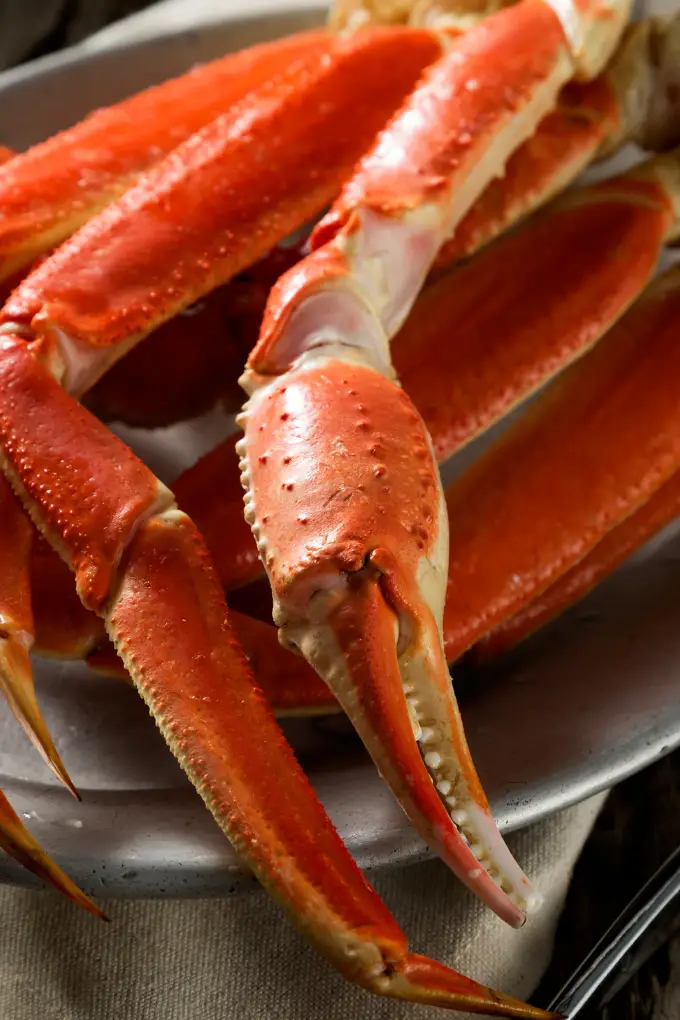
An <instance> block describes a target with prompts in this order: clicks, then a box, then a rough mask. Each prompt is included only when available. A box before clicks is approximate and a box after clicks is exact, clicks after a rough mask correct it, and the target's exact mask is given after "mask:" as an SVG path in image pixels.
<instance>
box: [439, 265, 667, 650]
mask: <svg viewBox="0 0 680 1020" xmlns="http://www.w3.org/2000/svg"><path fill="white" fill-rule="evenodd" d="M679 296H680V290H679V289H678V270H673V271H671V273H670V274H669V275H667V276H665V277H662V278H661V279H660V280H659V281H658V282H655V283H653V284H652V285H651V286H650V288H649V290H648V292H647V294H646V296H645V297H644V298H643V299H641V300H640V301H639V302H638V303H637V304H636V305H634V306H633V308H632V309H631V311H630V312H629V313H628V314H627V316H626V317H625V318H624V319H622V320H621V322H620V323H619V324H618V325H617V326H615V327H614V329H613V330H612V331H611V332H610V333H609V334H608V335H607V336H606V337H605V338H604V340H602V341H601V342H600V344H599V345H598V346H597V347H596V348H595V349H594V350H593V351H592V352H591V353H590V354H589V355H588V356H587V357H586V358H585V359H583V360H582V361H580V362H579V363H578V364H576V365H574V366H573V367H572V368H571V369H569V370H568V371H567V373H565V375H564V376H562V377H561V378H560V379H558V380H557V381H556V382H555V383H554V384H553V385H552V387H551V388H550V389H549V390H548V391H547V392H546V393H545V394H544V395H542V397H541V398H540V399H539V400H538V401H537V402H536V404H535V405H534V406H533V407H531V408H530V409H529V410H528V411H527V412H526V413H525V414H524V415H523V416H522V418H520V419H519V420H518V422H517V423H516V424H515V425H513V426H512V427H511V428H510V429H509V430H508V431H507V432H506V433H505V435H504V436H503V437H501V439H500V440H499V441H498V442H497V443H496V444H495V445H494V446H493V447H492V448H490V450H489V451H488V452H487V453H486V454H485V455H483V456H482V457H481V458H480V460H478V461H477V462H476V463H475V464H474V465H473V466H472V468H471V469H470V470H468V471H467V472H466V473H465V474H464V475H463V476H462V477H461V478H460V479H459V480H458V481H457V482H455V483H454V484H453V485H452V486H451V487H450V489H449V491H448V508H449V519H450V524H451V532H452V534H454V535H455V536H456V542H455V545H454V546H453V547H452V554H451V558H450V561H449V589H448V597H447V603H446V611H445V614H444V632H445V635H446V639H447V650H448V652H449V654H450V656H451V657H452V658H457V657H458V656H459V655H460V654H462V653H463V652H464V651H465V650H466V649H468V648H469V647H470V646H472V645H473V644H474V643H475V642H476V641H477V640H478V639H479V638H480V637H483V636H484V635H485V634H486V633H488V632H489V631H493V629H494V628H495V627H498V626H499V625H500V624H502V623H503V622H504V621H505V620H507V619H509V618H511V617H512V616H513V615H514V614H516V613H518V612H520V611H522V610H523V609H524V607H525V606H527V605H530V604H531V602H532V600H534V599H536V598H537V597H540V596H541V594H542V593H543V592H544V591H546V590H549V589H550V586H551V585H552V584H553V583H555V582H556V581H558V579H560V578H562V577H563V575H565V574H566V572H567V571H568V570H570V569H571V568H573V567H574V565H576V564H578V563H582V568H581V569H582V570H584V571H585V570H587V564H586V561H585V557H587V556H588V555H589V554H590V553H591V551H593V557H594V561H595V563H596V564H597V558H598V543H600V542H601V541H603V540H605V536H607V534H608V533H609V532H611V530H612V528H615V526H616V525H617V524H619V523H620V522H621V521H624V520H625V519H626V518H629V517H630V523H629V525H628V528H627V529H626V531H628V529H630V528H635V518H634V517H631V515H634V514H635V512H636V511H639V512H640V514H642V515H643V520H644V517H646V516H647V515H649V513H650V511H649V509H648V510H647V511H644V510H641V509H640V508H642V507H644V506H645V504H647V503H648V501H649V500H650V499H651V498H652V497H653V496H654V494H655V493H656V492H657V490H659V489H660V488H661V487H662V486H664V485H665V484H666V483H668V484H669V485H670V480H671V479H672V478H673V476H674V474H675V473H676V472H677V471H678V468H679V467H680V417H679V416H678V413H677V412H678V400H679V399H680V394H679V391H678V385H677V381H678V378H680V374H679V373H680V364H678V345H677V343H676V338H677V328H678V321H680V320H679V315H680V301H679ZM661 498H662V499H663V498H664V497H661ZM653 509H654V507H653V506H652V510H653ZM617 530H618V529H617ZM626 531H624V541H625V535H626ZM618 541H619V539H618V538H617V536H616V531H614V532H612V534H611V538H609V539H608V540H606V545H605V549H604V550H603V555H605V557H606V555H607V552H608V551H609V552H611V551H612V549H614V550H615V549H616V547H617V544H618ZM482 548H483V554H482V555H481V556H480V555H478V553H479V551H480V550H481V549H482ZM592 562H593V561H592V560H591V565H592ZM563 583H564V582H563ZM567 584H568V581H567ZM548 597H550V595H549V596H548ZM540 604H541V603H540V602H539V603H538V605H539V607H540Z"/></svg>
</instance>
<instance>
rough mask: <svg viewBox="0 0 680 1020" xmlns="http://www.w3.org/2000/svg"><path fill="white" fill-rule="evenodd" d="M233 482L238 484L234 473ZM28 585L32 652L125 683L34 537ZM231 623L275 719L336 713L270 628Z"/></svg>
mask: <svg viewBox="0 0 680 1020" xmlns="http://www.w3.org/2000/svg"><path fill="white" fill-rule="evenodd" d="M235 467H236V465H235V464H234V468H235ZM233 477H234V479H235V480H236V481H237V482H238V473H237V472H236V471H234V475H233ZM5 484H6V483H5ZM12 498H13V497H12ZM241 519H243V514H242V513H241ZM251 542H252V536H251ZM253 547H254V543H253ZM30 580H31V594H32V597H33V607H34V613H35V645H34V650H35V651H36V652H38V653H39V654H42V655H48V656H50V657H52V658H53V657H57V658H65V659H86V660H87V663H88V665H89V666H91V667H92V668H93V669H96V670H98V671H100V672H103V673H107V674H109V675H113V676H117V677H120V678H122V679H129V676H128V674H127V672H126V670H125V667H124V665H123V662H122V660H121V659H120V658H119V657H118V655H117V654H116V652H115V649H114V648H113V646H112V645H111V643H110V642H109V639H108V637H107V635H106V630H105V628H104V623H103V621H102V620H101V619H100V618H99V617H98V616H96V615H95V614H94V613H92V612H90V611H89V610H87V609H86V608H85V606H84V605H83V604H82V602H81V601H80V599H79V598H78V597H77V595H76V593H75V590H74V585H73V574H72V573H71V571H70V569H69V567H68V566H67V565H66V563H64V561H63V560H62V559H60V558H59V557H58V556H57V555H56V553H55V552H54V551H53V550H52V548H51V547H50V546H49V545H48V544H47V542H45V540H44V539H43V538H41V537H39V536H38V535H34V541H33V550H32V556H31V570H30ZM230 619H231V622H232V624H233V626H234V629H235V631H236V636H237V637H238V640H239V641H240V642H241V644H242V646H243V649H244V651H245V654H246V658H247V659H248V662H249V663H250V667H251V669H252V671H253V672H254V674H255V675H256V677H257V679H258V683H259V684H260V686H261V687H262V690H263V691H264V694H265V697H266V699H267V702H268V704H269V705H270V707H271V708H272V711H273V712H274V713H275V714H276V715H279V716H285V715H316V714H319V713H322V712H323V713H326V712H337V711H339V705H338V703H337V701H336V700H335V698H334V697H333V695H332V694H331V692H330V691H329V690H328V687H327V686H326V684H324V683H323V682H322V681H321V680H320V679H319V677H318V676H317V675H316V673H315V672H314V670H313V669H311V668H310V667H309V666H308V665H307V663H306V662H305V661H304V659H300V658H299V656H296V655H292V654H291V653H290V652H289V651H287V650H286V649H285V648H282V647H281V645H280V644H279V642H278V639H277V636H276V630H275V629H274V628H273V627H272V626H271V624H267V623H262V622H261V621H260V620H255V619H253V618H252V617H249V616H245V615H244V614H242V613H235V612H232V613H231V614H230Z"/></svg>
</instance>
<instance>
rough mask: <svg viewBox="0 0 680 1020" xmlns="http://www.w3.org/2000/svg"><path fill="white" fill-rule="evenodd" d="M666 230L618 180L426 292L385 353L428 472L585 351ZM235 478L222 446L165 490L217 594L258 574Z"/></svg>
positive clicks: (641, 277)
mask: <svg viewBox="0 0 680 1020" xmlns="http://www.w3.org/2000/svg"><path fill="white" fill-rule="evenodd" d="M673 158H674V157H672V156H671V157H670V160H673ZM656 165H659V166H662V165H669V164H668V160H667V159H666V160H662V162H661V163H658V164H657V163H650V164H649V166H650V167H654V166H656ZM641 187H642V189H643V191H642V192H640V188H641ZM646 188H647V189H651V190H649V191H648V195H649V197H650V198H651V199H652V200H651V201H645V200H644V194H645V189H646ZM659 189H660V190H659ZM638 199H640V200H638ZM673 219H674V213H673V210H672V206H671V205H670V204H669V201H668V199H667V198H664V192H663V189H662V188H661V186H660V185H655V184H654V182H653V181H650V182H648V183H647V184H646V185H645V184H644V183H643V184H641V183H640V180H639V175H638V174H637V173H633V174H625V175H621V176H620V177H618V178H614V179H612V180H610V181H607V182H604V183H602V184H598V185H595V186H592V187H590V188H588V189H582V190H581V191H579V192H574V193H572V194H571V195H569V196H568V197H567V198H566V199H564V200H563V201H562V202H561V203H559V204H557V205H555V206H554V207H552V208H551V209H548V210H546V211H545V212H544V213H542V214H541V216H540V217H539V218H538V219H536V220H534V221H533V222H532V223H530V224H528V225H526V226H525V227H524V228H523V229H521V230H520V231H518V232H517V233H515V234H513V235H512V236H508V237H506V238H503V239H501V240H500V241H498V242H497V243H496V244H495V245H493V246H491V247H489V248H487V249H486V250H485V251H483V252H479V253H478V254H477V255H476V256H475V258H474V259H472V260H471V261H470V262H469V263H467V264H466V265H464V266H460V267H458V268H457V269H456V270H455V271H453V272H450V273H449V274H447V276H446V277H444V278H442V279H441V280H439V281H437V283H435V284H433V285H430V286H428V287H426V288H425V290H424V291H423V293H422V295H421V296H420V297H419V298H418V300H417V301H416V304H415V306H414V309H413V312H412V313H411V315H410V316H409V318H408V319H407V321H406V323H405V325H404V326H403V327H402V329H401V330H400V332H399V333H398V334H397V336H396V337H395V338H394V340H393V344H392V351H393V357H394V362H395V365H396V367H397V370H398V373H399V377H400V378H401V380H402V383H403V385H404V388H405V389H406V391H407V392H408V393H409V396H411V397H412V398H413V400H414V403H415V404H416V406H417V408H418V410H419V412H420V413H421V414H422V416H423V418H424V420H425V423H426V425H427V427H428V431H429V433H430V436H431V438H432V442H433V445H434V448H435V452H436V454H437V457H438V459H439V460H440V462H442V461H444V460H446V459H447V458H448V457H450V456H451V455H452V454H453V453H455V452H456V450H458V449H460V447H461V446H462V445H464V444H465V443H467V442H469V441H470V440H471V439H473V438H475V436H477V435H479V433H480V432H482V431H483V430H484V429H486V428H488V427H489V426H490V425H492V424H493V423H494V422H496V421H497V420H498V419H499V418H500V417H502V416H503V415H504V414H505V413H507V412H508V411H509V410H510V409H511V408H512V407H513V406H515V405H516V404H517V403H518V402H520V401H521V400H523V399H524V398H525V397H526V396H527V395H529V394H530V393H532V392H533V391H534V390H535V389H537V388H538V387H539V386H541V385H543V384H544V383H545V381H546V380H547V379H549V378H550V377H551V376H552V375H554V374H556V373H557V372H558V371H560V370H561V369H563V368H564V367H565V366H566V365H567V364H568V363H569V362H570V361H572V360H573V359H575V358H577V357H580V356H582V355H583V354H584V353H585V352H586V351H587V350H588V349H589V348H590V347H591V346H592V345H593V344H594V343H596V341H597V340H598V339H599V338H600V337H601V336H602V334H603V333H605V332H606V331H607V329H608V328H609V327H610V326H611V325H612V324H613V323H614V322H615V321H616V319H617V318H618V317H619V316H620V315H622V314H623V312H624V311H625V310H626V308H627V307H628V306H629V305H630V304H631V302H633V301H634V300H635V299H636V298H637V297H638V295H639V293H640V292H641V291H642V289H643V288H644V286H645V285H646V283H647V282H648V280H649V279H650V277H651V274H652V272H653V270H654V267H655V265H656V262H657V259H658V255H659V251H660V249H661V247H662V245H663V244H664V241H665V239H666V237H667V235H668V231H669V229H671V227H670V224H671V223H672V222H673ZM612 253H615V254H616V257H615V258H614V257H612ZM569 256H572V257H569ZM622 265H623V266H625V272H622V271H621V266H622ZM508 266H512V267H513V269H512V272H511V273H508V272H507V267H508ZM546 323H549V324H550V326H549V328H546ZM453 324H455V333H454V332H452V325H453ZM434 366H436V369H437V370H436V371H434V370H433V369H434ZM452 379H455V380H456V385H455V386H452V385H451V382H450V380H452ZM236 475H237V456H236V454H235V451H234V440H233V438H229V439H227V440H226V441H225V442H223V443H221V444H219V445H218V446H217V447H215V448H214V449H213V450H212V451H211V452H210V453H208V454H206V455H205V456H204V457H202V458H201V459H200V460H199V461H198V462H197V463H196V464H195V465H194V466H193V467H192V468H190V469H189V470H188V471H186V472H184V474H182V475H181V476H180V478H179V479H178V480H177V481H176V483H175V484H174V486H173V488H174V492H175V495H176V497H177V500H178V503H179V505H180V506H181V508H182V509H183V510H185V511H186V512H187V513H188V514H189V515H190V516H191V517H192V518H193V519H194V520H195V521H196V522H197V524H198V526H199V528H200V529H201V532H202V534H203V535H204V536H205V538H206V541H207V543H208V546H209V548H210V551H211V555H212V557H213V559H214V561H215V565H216V567H217V570H218V573H219V575H220V578H221V580H222V582H223V584H224V585H225V587H226V588H227V589H228V590H233V589H234V588H238V587H241V586H242V585H245V584H248V583H250V582H252V581H254V580H256V579H257V578H258V577H260V576H261V573H262V564H261V561H260V559H259V557H258V554H257V548H256V546H255V543H254V542H253V540H252V535H251V533H250V529H249V528H248V526H247V525H246V523H245V522H244V521H243V517H242V512H241V506H240V500H241V489H240V486H239V485H238V484H237V482H236ZM216 494H219V495H216Z"/></svg>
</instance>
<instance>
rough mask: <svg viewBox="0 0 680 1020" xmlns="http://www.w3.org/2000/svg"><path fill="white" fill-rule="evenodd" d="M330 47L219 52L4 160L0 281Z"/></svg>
mask: <svg viewBox="0 0 680 1020" xmlns="http://www.w3.org/2000/svg"><path fill="white" fill-rule="evenodd" d="M332 45H333V39H332V37H331V36H330V35H329V34H328V33H327V32H323V31H313V32H303V33H300V34H299V35H294V36H290V37H288V38H284V39H279V40H276V41H275V42H271V43H263V44H261V45H258V46H252V47H250V48H249V49H246V50H243V51H241V52H239V53H234V54H228V55H227V56H225V57H222V58H221V59H219V60H215V61H212V62H211V63H209V64H205V65H203V66H201V67H197V68H194V69H193V70H192V71H189V73H188V74H185V75H182V76H181V77H179V78H173V79H171V80H170V81H166V82H164V83H163V84H161V85H158V86H156V87H155V88H150V89H147V90H145V91H144V92H140V93H138V94H137V95H134V96H132V97H131V98H130V99H126V100H124V101H123V102H121V103H117V104H116V105H114V106H109V107H106V108H104V109H101V110H97V111H96V112H95V113H92V114H90V115H89V116H88V117H86V119H85V120H84V121H82V122H81V123H80V124H77V125H76V126H75V127H72V128H70V129H69V130H67V131H62V132H60V133H59V134H57V135H55V136H54V137H53V138H50V139H49V140H48V141H46V142H43V143H41V144H40V145H35V146H33V147H32V148H31V149H29V150H28V151H27V152H25V153H23V154H21V155H19V156H16V157H15V158H14V159H12V160H10V161H8V162H6V163H5V165H4V166H3V168H2V171H1V172H0V209H1V210H2V215H1V216H0V280H4V279H5V278H6V277H8V276H13V275H14V274H15V273H17V272H18V271H20V270H25V269H26V268H27V267H28V266H29V265H30V264H31V263H32V262H33V261H34V259H35V258H36V257H37V256H39V255H44V254H46V253H47V252H49V251H51V250H52V249H53V248H55V247H56V246H57V245H58V244H60V243H61V242H62V241H64V240H65V239H66V238H67V237H69V236H70V235H71V234H72V233H74V231H75V230H77V229H78V228H79V227H80V226H81V225H82V224H83V223H85V222H86V221H87V220H88V219H89V218H90V217H91V216H93V215H94V214H95V213H96V212H98V211H99V210H100V209H102V208H103V207H104V206H105V205H107V204H108V203H110V202H112V201H114V200H115V199H117V198H118V197H119V196H120V195H121V194H122V193H123V192H124V191H125V190H126V188H129V187H130V185H131V184H133V183H134V182H135V181H136V180H137V179H138V178H139V176H140V175H141V174H142V173H143V172H144V171H146V170H148V169H149V167H151V166H153V165H154V164H156V163H158V162H159V161H160V160H161V159H162V158H163V157H164V156H166V155H167V154H168V153H169V152H170V151H171V150H172V149H174V148H176V147H177V146H178V145H179V144H180V143H181V142H183V141H184V140H185V139H186V138H188V137H189V136H190V135H192V134H194V132H196V131H198V130H200V129H201V128H203V127H204V126H205V125H206V124H209V123H210V122H211V121H212V120H213V119H214V118H216V117H218V116H219V115H221V114H222V115H223V114H225V112H226V111H228V110H229V108H230V107H233V106H234V105H235V104H237V103H238V101H239V100H242V99H243V98H244V97H247V96H248V95H249V94H250V93H252V92H253V90H255V89H257V88H259V87H261V86H262V85H263V84H265V83H266V82H267V81H269V80H270V78H272V77H273V76H274V75H276V74H279V73H281V72H282V71H289V72H290V70H291V69H292V68H294V67H295V65H296V63H297V62H298V61H299V60H300V59H303V58H305V57H307V56H310V55H313V54H319V55H320V54H323V53H325V52H327V51H328V50H329V49H330V48H331V46H332ZM4 151H5V152H8V150H4Z"/></svg>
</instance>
